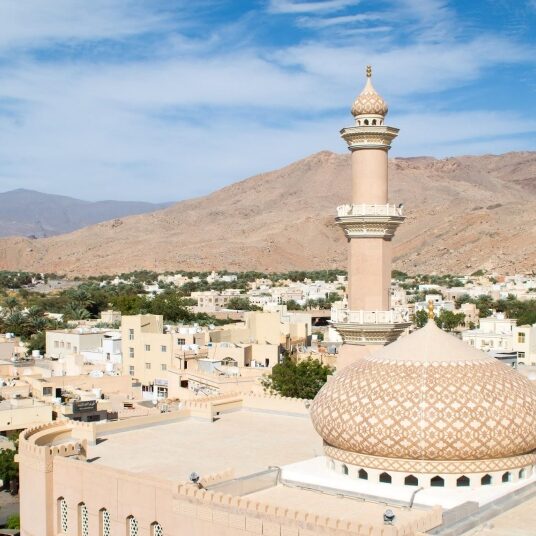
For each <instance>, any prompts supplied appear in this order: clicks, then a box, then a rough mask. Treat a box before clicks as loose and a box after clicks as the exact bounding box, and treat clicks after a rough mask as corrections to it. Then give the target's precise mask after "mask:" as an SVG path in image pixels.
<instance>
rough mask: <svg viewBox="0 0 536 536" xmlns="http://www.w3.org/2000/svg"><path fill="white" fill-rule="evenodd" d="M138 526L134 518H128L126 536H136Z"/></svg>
mask: <svg viewBox="0 0 536 536" xmlns="http://www.w3.org/2000/svg"><path fill="white" fill-rule="evenodd" d="M138 532H139V526H138V520H137V519H136V518H135V517H132V516H131V517H129V518H128V536H138Z"/></svg>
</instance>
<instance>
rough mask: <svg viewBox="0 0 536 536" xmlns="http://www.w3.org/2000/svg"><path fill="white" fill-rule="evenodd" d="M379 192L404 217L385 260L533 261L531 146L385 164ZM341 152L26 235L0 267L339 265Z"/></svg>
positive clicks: (431, 263)
mask: <svg viewBox="0 0 536 536" xmlns="http://www.w3.org/2000/svg"><path fill="white" fill-rule="evenodd" d="M390 172H391V176H390V177H391V178H390V184H391V192H390V197H391V201H392V202H396V203H398V202H404V204H405V209H406V214H407V219H406V222H405V224H404V225H402V226H401V227H400V228H399V230H398V232H397V235H396V238H395V242H394V243H395V255H396V259H395V267H396V268H399V269H401V270H404V271H407V272H410V273H412V272H438V273H445V272H450V273H467V272H472V271H474V270H476V269H478V268H485V269H495V270H498V271H501V272H505V273H512V272H515V271H518V272H519V271H527V270H531V269H534V268H536V223H535V214H536V153H535V152H524V153H508V154H504V155H499V156H490V155H487V156H478V157H473V156H467V157H457V158H448V159H445V160H436V159H434V158H427V157H419V158H409V159H401V158H398V159H394V160H392V161H391V162H390ZM350 187H351V186H350V158H349V155H347V154H346V155H339V154H334V153H329V152H321V153H317V154H314V155H312V156H310V157H308V158H305V159H304V160H300V161H298V162H295V163H293V164H291V165H289V166H287V167H284V168H282V169H280V170H276V171H272V172H270V173H263V174H261V175H257V176H255V177H252V178H250V179H247V180H244V181H242V182H238V183H235V184H233V185H231V186H228V187H226V188H223V189H221V190H219V191H217V192H215V193H213V194H211V195H209V196H206V197H202V198H198V199H192V200H189V201H184V202H181V203H177V204H175V205H172V206H171V207H169V208H166V209H164V210H160V211H157V212H152V213H148V214H142V215H138V216H129V217H125V218H121V219H115V220H112V221H108V222H104V223H100V224H97V225H92V226H90V227H86V228H83V229H80V230H78V231H75V232H72V233H69V234H64V235H59V236H54V237H50V238H42V239H37V240H30V239H26V238H6V239H1V240H0V269H25V270H32V271H48V272H52V271H54V272H58V273H65V274H71V275H74V274H98V273H110V274H111V273H118V272H122V271H131V270H135V269H139V268H147V269H155V270H158V271H165V270H181V269H185V270H186V269H199V270H210V269H222V268H226V269H229V270H249V269H255V270H261V271H275V270H277V271H279V270H291V269H316V268H330V267H345V265H346V241H345V240H344V237H343V234H342V231H341V230H339V229H338V228H337V227H336V226H335V225H334V222H333V215H334V211H335V207H336V206H337V205H338V204H341V203H344V202H348V200H349V199H350Z"/></svg>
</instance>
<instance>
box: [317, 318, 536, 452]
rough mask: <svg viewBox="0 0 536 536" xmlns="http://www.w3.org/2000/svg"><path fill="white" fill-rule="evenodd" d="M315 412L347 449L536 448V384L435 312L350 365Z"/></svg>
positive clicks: (337, 446) (333, 444) (337, 445)
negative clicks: (445, 325) (446, 326)
mask: <svg viewBox="0 0 536 536" xmlns="http://www.w3.org/2000/svg"><path fill="white" fill-rule="evenodd" d="M311 417H312V421H313V425H314V427H315V429H316V430H317V432H318V433H319V434H320V436H321V437H322V438H323V439H324V443H325V446H326V447H328V449H329V448H331V450H332V451H333V452H338V453H339V454H341V455H342V456H344V455H346V454H348V455H349V456H354V454H351V453H358V454H360V455H365V456H378V457H382V458H397V459H405V460H442V461H449V460H457V461H460V460H462V461H463V460H489V459H492V458H511V457H513V456H519V455H524V454H528V453H530V452H532V451H535V450H536V389H535V388H534V387H533V386H532V385H531V383H530V382H529V381H528V380H527V379H526V378H525V377H523V376H522V375H521V374H519V373H518V372H516V371H515V370H513V369H512V368H511V367H509V366H507V365H505V364H503V363H500V362H499V361H498V360H496V359H494V358H492V357H489V356H488V355H486V354H485V353H484V352H481V351H479V350H476V349H474V348H472V347H471V346H469V345H468V344H466V343H464V342H462V341H461V340H459V339H458V338H456V337H455V336H453V335H450V334H448V333H445V332H443V331H442V330H441V329H439V328H438V327H437V326H436V324H435V322H433V321H429V322H428V323H427V324H426V326H425V327H423V328H422V329H420V330H417V331H415V332H414V333H413V334H411V335H408V336H406V337H402V338H401V339H399V340H397V341H396V342H393V343H392V344H389V345H388V346H385V347H383V348H381V349H380V350H379V351H377V352H375V353H374V354H372V355H371V356H369V357H367V358H364V359H362V360H360V361H358V362H356V363H354V364H352V365H350V366H348V367H347V368H345V369H343V370H342V371H341V372H340V373H339V374H337V375H336V376H335V377H333V378H332V379H331V380H330V381H328V383H327V384H326V385H324V387H323V388H322V389H321V390H320V392H319V393H318V395H317V396H316V398H315V400H314V402H313V404H312V406H311ZM345 453H346V454H345ZM340 459H342V458H340Z"/></svg>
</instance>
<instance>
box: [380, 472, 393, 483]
mask: <svg viewBox="0 0 536 536" xmlns="http://www.w3.org/2000/svg"><path fill="white" fill-rule="evenodd" d="M379 480H380V482H383V483H384V484H390V483H391V482H392V481H393V479H392V478H391V475H390V474H389V473H382V474H381V475H380V479H379Z"/></svg>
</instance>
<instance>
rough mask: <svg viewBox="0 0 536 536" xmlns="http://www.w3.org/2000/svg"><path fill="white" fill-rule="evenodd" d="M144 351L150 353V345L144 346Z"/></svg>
mask: <svg viewBox="0 0 536 536" xmlns="http://www.w3.org/2000/svg"><path fill="white" fill-rule="evenodd" d="M145 351H146V352H150V351H151V345H150V344H146V345H145Z"/></svg>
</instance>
